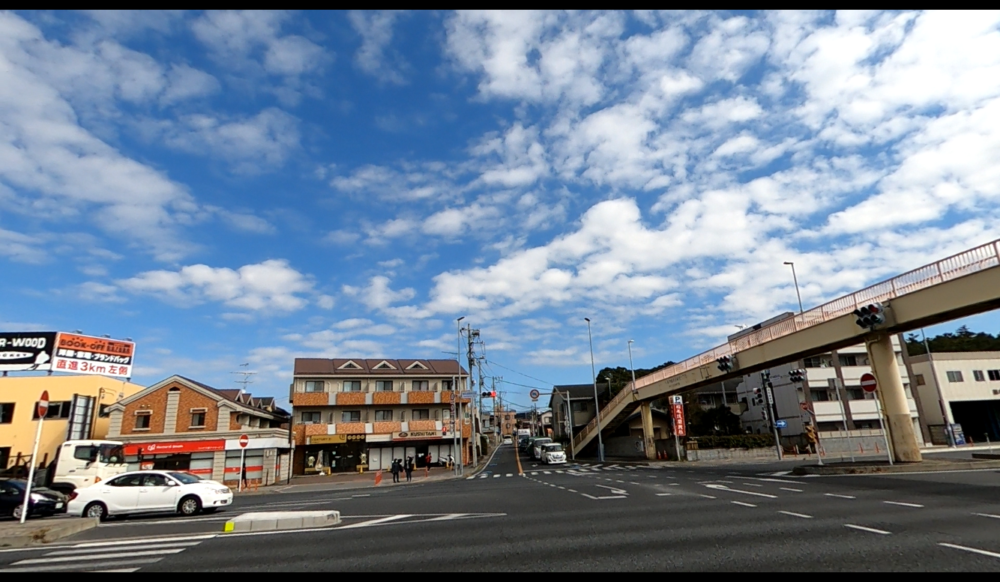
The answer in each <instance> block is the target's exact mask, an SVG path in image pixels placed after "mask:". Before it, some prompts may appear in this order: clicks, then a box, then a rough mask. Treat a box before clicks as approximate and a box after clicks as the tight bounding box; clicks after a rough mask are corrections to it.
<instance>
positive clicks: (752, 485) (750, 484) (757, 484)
mask: <svg viewBox="0 0 1000 582" xmlns="http://www.w3.org/2000/svg"><path fill="white" fill-rule="evenodd" d="M744 485H749V486H750V487H763V485H761V484H760V483H744Z"/></svg>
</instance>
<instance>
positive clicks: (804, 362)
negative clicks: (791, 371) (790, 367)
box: [802, 358, 826, 368]
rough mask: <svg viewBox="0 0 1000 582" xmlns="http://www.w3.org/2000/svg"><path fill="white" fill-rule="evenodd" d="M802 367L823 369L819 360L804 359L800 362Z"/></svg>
mask: <svg viewBox="0 0 1000 582" xmlns="http://www.w3.org/2000/svg"><path fill="white" fill-rule="evenodd" d="M802 365H803V366H805V367H806V368H825V367H826V366H824V365H823V361H822V360H821V359H820V358H806V359H805V360H802Z"/></svg>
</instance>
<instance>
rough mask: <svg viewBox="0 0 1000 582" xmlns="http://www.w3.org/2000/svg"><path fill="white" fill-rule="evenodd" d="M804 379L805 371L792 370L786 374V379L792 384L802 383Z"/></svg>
mask: <svg viewBox="0 0 1000 582" xmlns="http://www.w3.org/2000/svg"><path fill="white" fill-rule="evenodd" d="M805 378H806V371H805V370H792V371H791V372H789V373H788V379H789V380H791V381H792V382H802V381H804V380H805Z"/></svg>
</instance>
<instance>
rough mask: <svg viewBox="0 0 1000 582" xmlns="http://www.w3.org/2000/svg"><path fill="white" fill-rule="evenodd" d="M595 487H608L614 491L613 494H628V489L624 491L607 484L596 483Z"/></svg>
mask: <svg viewBox="0 0 1000 582" xmlns="http://www.w3.org/2000/svg"><path fill="white" fill-rule="evenodd" d="M596 487H603V488H605V489H610V490H611V492H612V493H614V494H615V495H628V491H625V490H624V489H618V488H616V487H609V486H607V485H597V486H596Z"/></svg>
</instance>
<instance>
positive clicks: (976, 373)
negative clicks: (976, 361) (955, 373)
mask: <svg viewBox="0 0 1000 582" xmlns="http://www.w3.org/2000/svg"><path fill="white" fill-rule="evenodd" d="M972 377H973V378H975V380H976V382H985V381H986V374H983V371H982V370H973V371H972Z"/></svg>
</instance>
